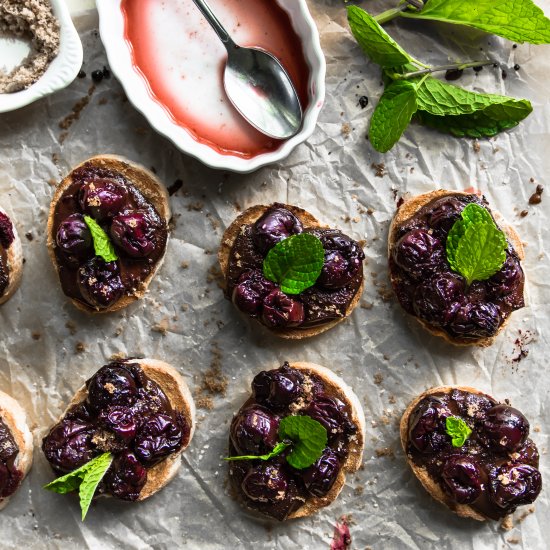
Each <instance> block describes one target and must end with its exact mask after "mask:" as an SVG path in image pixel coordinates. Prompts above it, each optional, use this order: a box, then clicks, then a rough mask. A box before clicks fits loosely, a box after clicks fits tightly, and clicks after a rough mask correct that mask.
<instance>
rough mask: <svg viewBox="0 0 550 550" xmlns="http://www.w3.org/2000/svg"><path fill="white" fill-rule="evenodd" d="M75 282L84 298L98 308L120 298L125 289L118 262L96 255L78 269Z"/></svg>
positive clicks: (105, 306)
mask: <svg viewBox="0 0 550 550" xmlns="http://www.w3.org/2000/svg"><path fill="white" fill-rule="evenodd" d="M77 283H78V288H79V290H80V293H81V294H82V297H83V298H84V300H86V302H87V303H88V304H90V305H91V306H93V307H98V308H100V309H104V308H107V307H109V306H110V305H112V304H114V303H115V302H116V301H118V300H120V298H122V296H123V295H124V291H125V288H124V284H123V283H122V279H121V277H120V269H119V267H118V264H117V263H116V262H108V263H107V262H105V261H104V260H103V259H101V258H99V257H97V256H96V257H95V258H92V259H91V260H89V261H87V262H86V263H85V264H84V265H83V266H81V267H80V268H79V269H78V274H77Z"/></svg>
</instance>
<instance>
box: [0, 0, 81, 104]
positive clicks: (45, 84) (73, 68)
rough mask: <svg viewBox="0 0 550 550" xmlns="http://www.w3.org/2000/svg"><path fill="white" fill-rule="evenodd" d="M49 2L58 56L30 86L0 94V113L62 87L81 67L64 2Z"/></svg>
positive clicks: (75, 37)
mask: <svg viewBox="0 0 550 550" xmlns="http://www.w3.org/2000/svg"><path fill="white" fill-rule="evenodd" d="M51 3H52V7H53V13H54V15H55V16H56V18H57V20H58V21H59V26H60V30H61V43H60V46H59V54H58V55H57V57H56V58H55V59H54V60H53V61H52V62H51V64H50V66H49V67H48V69H47V70H46V72H45V73H44V74H43V75H42V76H41V77H40V78H39V79H38V80H37V81H36V82H35V83H34V84H33V85H32V86H30V87H29V88H27V89H26V90H21V91H20V92H15V93H12V94H0V113H6V112H8V111H14V110H15V109H19V108H20V107H24V106H25V105H28V104H29V103H32V102H33V101H36V100H37V99H40V98H41V97H44V96H46V95H49V94H53V93H54V92H57V91H58V90H62V89H63V88H66V87H67V86H68V85H69V84H70V83H71V82H72V81H73V80H74V79H75V78H76V75H77V74H78V71H80V69H81V68H82V43H81V42H80V37H79V36H78V33H77V32H76V29H75V27H74V25H73V21H72V19H71V14H70V13H69V8H68V7H67V4H66V3H65V0H51Z"/></svg>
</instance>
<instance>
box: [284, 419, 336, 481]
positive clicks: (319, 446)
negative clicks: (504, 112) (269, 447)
mask: <svg viewBox="0 0 550 550" xmlns="http://www.w3.org/2000/svg"><path fill="white" fill-rule="evenodd" d="M279 437H280V438H281V439H282V440H283V441H284V440H290V441H292V448H291V451H290V453H289V454H288V456H287V457H286V460H287V462H288V463H289V464H290V465H291V466H293V467H294V468H296V469H298V470H303V469H304V468H308V467H309V466H311V465H312V464H315V462H316V461H317V460H318V459H319V457H320V456H321V455H322V454H323V451H324V450H325V447H326V446H327V441H328V435H327V430H326V428H325V427H324V426H323V425H322V424H321V423H319V422H317V420H314V419H313V418H311V417H310V416H286V417H285V418H283V419H282V420H281V422H280V424H279Z"/></svg>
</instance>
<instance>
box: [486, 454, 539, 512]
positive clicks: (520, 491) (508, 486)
mask: <svg viewBox="0 0 550 550" xmlns="http://www.w3.org/2000/svg"><path fill="white" fill-rule="evenodd" d="M541 489H542V476H541V475H540V472H539V471H538V470H537V468H534V467H533V466H528V465H526V464H519V465H512V464H505V465H504V466H501V467H500V469H498V470H497V472H496V474H495V476H494V478H493V479H492V480H491V483H490V496H491V500H492V501H493V502H494V503H495V504H496V505H497V506H499V507H500V508H503V509H505V510H507V511H509V512H513V511H514V510H515V509H516V507H517V506H520V505H522V504H531V503H532V502H534V501H535V499H536V498H537V497H538V495H539V493H540V491H541Z"/></svg>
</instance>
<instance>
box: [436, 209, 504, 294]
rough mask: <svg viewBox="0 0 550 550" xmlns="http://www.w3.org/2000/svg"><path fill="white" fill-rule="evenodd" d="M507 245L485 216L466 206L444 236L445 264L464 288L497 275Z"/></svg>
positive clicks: (477, 210)
mask: <svg viewBox="0 0 550 550" xmlns="http://www.w3.org/2000/svg"><path fill="white" fill-rule="evenodd" d="M507 248H508V243H507V241H506V236H505V235H504V233H503V232H502V231H501V230H500V229H499V228H498V227H497V225H496V223H495V222H494V220H493V218H492V217H491V215H490V214H489V212H488V211H487V210H486V209H485V208H483V207H482V206H480V205H478V204H469V205H467V206H466V208H464V210H463V211H462V213H461V216H460V218H459V219H458V220H457V221H456V222H455V223H454V224H453V227H452V228H451V230H450V231H449V234H448V236H447V244H446V252H447V261H448V262H449V265H450V266H451V269H453V271H456V272H457V273H460V274H461V275H462V276H463V277H464V278H465V279H466V283H467V284H468V285H471V284H472V283H473V282H474V281H484V280H486V279H488V278H489V277H491V276H492V275H494V274H495V273H497V272H498V271H499V270H500V269H501V268H502V266H503V265H504V262H505V261H506V249H507Z"/></svg>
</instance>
